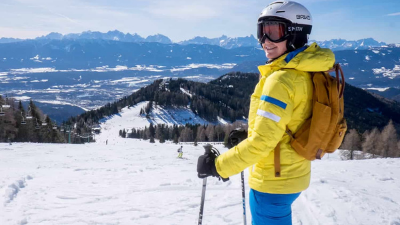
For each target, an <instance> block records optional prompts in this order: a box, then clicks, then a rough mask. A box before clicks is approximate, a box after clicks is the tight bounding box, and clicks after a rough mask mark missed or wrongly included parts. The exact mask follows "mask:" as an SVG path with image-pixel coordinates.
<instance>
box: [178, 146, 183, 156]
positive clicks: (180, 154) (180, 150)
mask: <svg viewBox="0 0 400 225" xmlns="http://www.w3.org/2000/svg"><path fill="white" fill-rule="evenodd" d="M182 149H183V146H181V147H180V148H178V153H179V154H178V158H182V155H183V150H182Z"/></svg>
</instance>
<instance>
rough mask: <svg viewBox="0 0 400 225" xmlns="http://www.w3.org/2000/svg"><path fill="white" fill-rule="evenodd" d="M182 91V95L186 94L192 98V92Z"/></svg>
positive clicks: (182, 89)
mask: <svg viewBox="0 0 400 225" xmlns="http://www.w3.org/2000/svg"><path fill="white" fill-rule="evenodd" d="M180 90H181V91H182V93H184V94H186V95H187V96H189V97H190V98H192V94H190V92H189V91H188V90H185V89H184V88H180Z"/></svg>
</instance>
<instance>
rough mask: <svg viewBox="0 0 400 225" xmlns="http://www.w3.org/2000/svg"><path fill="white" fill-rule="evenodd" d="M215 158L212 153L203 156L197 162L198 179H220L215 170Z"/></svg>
mask: <svg viewBox="0 0 400 225" xmlns="http://www.w3.org/2000/svg"><path fill="white" fill-rule="evenodd" d="M215 158H216V157H215V156H214V155H213V154H212V153H209V154H204V155H201V156H200V157H199V159H198V160H197V175H198V177H199V178H206V177H208V176H213V177H220V176H219V174H218V172H217V168H215Z"/></svg>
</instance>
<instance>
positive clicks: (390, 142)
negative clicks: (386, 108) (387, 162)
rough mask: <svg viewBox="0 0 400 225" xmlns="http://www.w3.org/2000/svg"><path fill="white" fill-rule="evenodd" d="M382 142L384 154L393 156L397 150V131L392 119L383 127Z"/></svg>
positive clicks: (384, 155)
mask: <svg viewBox="0 0 400 225" xmlns="http://www.w3.org/2000/svg"><path fill="white" fill-rule="evenodd" d="M380 143H381V144H382V149H381V151H382V153H381V154H382V156H383V157H385V158H387V157H393V155H394V154H395V153H396V151H397V133H396V129H395V128H394V126H393V121H392V120H390V121H389V123H388V124H387V125H386V126H385V127H384V128H383V130H382V133H381V140H380Z"/></svg>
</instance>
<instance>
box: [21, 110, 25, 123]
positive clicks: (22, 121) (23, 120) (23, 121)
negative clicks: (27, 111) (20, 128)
mask: <svg viewBox="0 0 400 225" xmlns="http://www.w3.org/2000/svg"><path fill="white" fill-rule="evenodd" d="M21 117H22V120H21V124H22V125H25V124H26V121H25V118H24V115H23V114H22V112H21Z"/></svg>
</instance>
